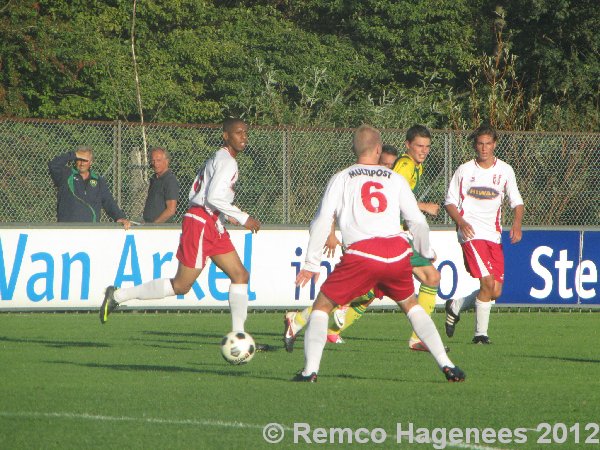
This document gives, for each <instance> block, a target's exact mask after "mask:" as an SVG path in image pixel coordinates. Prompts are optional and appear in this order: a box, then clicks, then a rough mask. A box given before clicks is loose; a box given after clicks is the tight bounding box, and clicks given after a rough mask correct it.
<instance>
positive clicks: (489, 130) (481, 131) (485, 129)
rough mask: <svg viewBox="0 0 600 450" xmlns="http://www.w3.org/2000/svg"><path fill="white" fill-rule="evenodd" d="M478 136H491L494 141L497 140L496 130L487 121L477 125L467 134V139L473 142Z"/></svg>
mask: <svg viewBox="0 0 600 450" xmlns="http://www.w3.org/2000/svg"><path fill="white" fill-rule="evenodd" d="M479 136H491V137H492V139H493V140H494V142H496V141H497V140H498V132H497V131H496V129H495V128H494V127H493V126H491V125H490V124H487V123H486V124H483V125H479V127H478V128H477V129H475V130H474V131H473V132H472V133H471V134H470V135H469V139H471V140H472V141H473V143H474V142H475V141H476V140H477V138H478V137H479Z"/></svg>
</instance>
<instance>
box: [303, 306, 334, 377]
mask: <svg viewBox="0 0 600 450" xmlns="http://www.w3.org/2000/svg"><path fill="white" fill-rule="evenodd" d="M328 324H329V314H327V313H326V312H325V311H319V310H317V311H315V310H313V312H312V313H311V314H310V317H309V318H308V324H307V325H306V334H305V335H304V370H303V371H302V375H304V376H307V375H310V374H311V373H313V372H315V373H318V372H319V365H320V364H321V357H322V356H323V349H324V348H325V342H326V341H327V325H328Z"/></svg>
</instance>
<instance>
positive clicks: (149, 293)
mask: <svg viewBox="0 0 600 450" xmlns="http://www.w3.org/2000/svg"><path fill="white" fill-rule="evenodd" d="M172 295H175V291H174V290H173V285H172V284H171V280H170V279H169V278H157V279H156V280H152V281H148V282H146V283H142V284H140V285H138V286H134V287H130V288H124V289H117V290H116V291H115V300H116V301H117V303H119V304H121V303H125V302H128V301H129V300H156V299H160V298H165V297H171V296H172Z"/></svg>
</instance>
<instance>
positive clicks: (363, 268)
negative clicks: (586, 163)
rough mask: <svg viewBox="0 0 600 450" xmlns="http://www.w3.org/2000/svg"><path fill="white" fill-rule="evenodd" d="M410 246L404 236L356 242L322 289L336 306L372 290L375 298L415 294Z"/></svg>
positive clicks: (397, 297)
mask: <svg viewBox="0 0 600 450" xmlns="http://www.w3.org/2000/svg"><path fill="white" fill-rule="evenodd" d="M411 254H412V250H411V247H410V245H409V243H408V242H407V241H406V239H405V238H403V237H401V236H394V237H390V238H373V239H366V240H364V241H359V242H355V243H354V244H352V245H350V247H348V249H347V250H346V252H345V253H344V254H343V255H342V258H341V259H340V262H339V263H338V264H337V265H336V266H335V268H334V269H333V272H331V274H329V276H328V277H327V279H326V280H325V282H324V283H323V285H322V286H321V292H323V294H325V295H326V296H327V297H328V298H330V299H331V300H332V301H333V302H334V303H337V304H338V305H346V304H348V303H349V302H351V301H352V300H354V299H355V298H356V297H359V296H361V295H363V294H364V293H365V292H368V291H369V290H370V289H371V288H373V287H374V288H373V289H374V293H375V296H376V297H382V296H383V295H387V296H388V297H390V298H391V299H392V300H396V301H402V300H405V299H407V298H408V297H410V296H411V295H413V294H414V292H415V288H414V284H413V280H412V266H411V265H410V256H411Z"/></svg>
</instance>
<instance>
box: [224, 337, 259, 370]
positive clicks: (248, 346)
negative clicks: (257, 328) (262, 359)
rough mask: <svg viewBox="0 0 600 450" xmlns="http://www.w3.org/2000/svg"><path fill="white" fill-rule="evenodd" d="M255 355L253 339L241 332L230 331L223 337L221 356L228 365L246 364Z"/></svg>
mask: <svg viewBox="0 0 600 450" xmlns="http://www.w3.org/2000/svg"><path fill="white" fill-rule="evenodd" d="M255 353H256V344H255V343H254V338H252V336H250V335H249V334H248V333H245V332H243V331H232V332H231V333H228V334H226V335H225V336H223V340H222V341H221V354H222V355H223V358H224V359H225V361H227V362H228V363H229V364H233V365H236V366H237V365H240V364H246V363H247V362H249V361H250V360H251V359H252V358H254V354H255Z"/></svg>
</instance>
